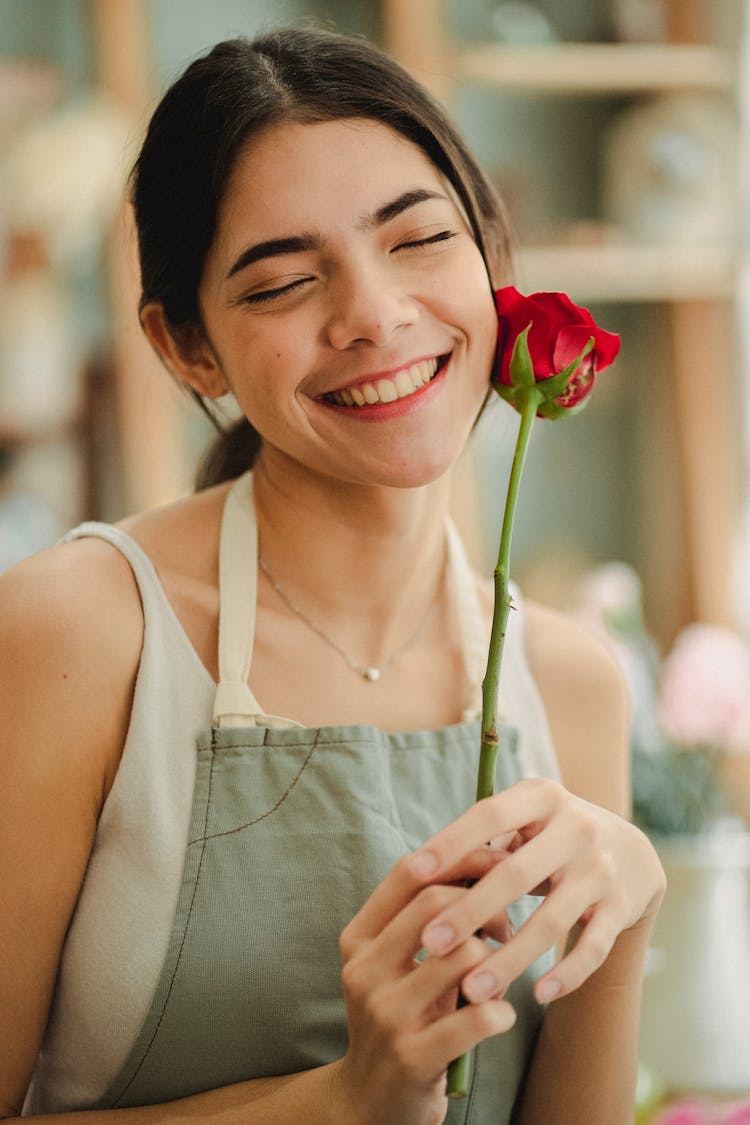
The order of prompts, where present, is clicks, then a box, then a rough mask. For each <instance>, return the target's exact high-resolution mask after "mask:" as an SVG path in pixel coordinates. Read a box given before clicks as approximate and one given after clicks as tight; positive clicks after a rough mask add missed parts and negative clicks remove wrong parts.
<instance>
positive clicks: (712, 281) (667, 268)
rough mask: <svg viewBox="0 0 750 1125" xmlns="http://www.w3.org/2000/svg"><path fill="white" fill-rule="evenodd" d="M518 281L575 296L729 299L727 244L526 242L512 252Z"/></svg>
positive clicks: (733, 280) (731, 273) (732, 274)
mask: <svg viewBox="0 0 750 1125" xmlns="http://www.w3.org/2000/svg"><path fill="white" fill-rule="evenodd" d="M516 260H517V267H518V271H517V272H518V275H519V281H520V283H521V287H522V288H523V289H525V290H527V291H529V290H534V291H544V290H550V291H558V290H564V291H565V292H568V293H570V294H571V296H572V298H573V300H578V301H689V300H720V301H721V300H731V299H732V298H733V297H734V296H735V294H736V290H737V269H738V265H737V261H736V259H735V256H734V253H733V252H732V250H731V249H729V248H727V249H716V248H714V247H704V246H628V245H622V246H620V245H613V246H533V247H531V246H526V247H522V248H521V249H520V250H519V251H518V253H517V255H516Z"/></svg>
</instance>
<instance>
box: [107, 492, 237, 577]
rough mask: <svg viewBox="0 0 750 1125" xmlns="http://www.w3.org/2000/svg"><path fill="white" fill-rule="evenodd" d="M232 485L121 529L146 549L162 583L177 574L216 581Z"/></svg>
mask: <svg viewBox="0 0 750 1125" xmlns="http://www.w3.org/2000/svg"><path fill="white" fill-rule="evenodd" d="M231 484H232V482H231V481H228V482H226V483H224V484H219V485H215V486H214V487H212V488H206V489H204V490H202V491H200V492H196V493H193V494H191V495H189V496H186V497H184V498H182V499H180V500H176V501H174V502H173V503H171V504H165V505H164V506H163V507H159V508H153V509H151V510H150V511H147V512H141V513H139V514H138V515H135V516H130V517H129V518H128V519H125V520H122V521H121V522H120V524H119V525H118V526H119V527H120V528H121V529H122V530H123V531H125V532H127V533H128V535H130V536H132V537H133V539H135V540H136V542H137V543H138V544H139V545H140V546H141V547H142V548H143V550H144V551H145V552H146V554H147V555H148V556H149V558H150V559H151V561H152V562H153V563H154V565H155V566H156V569H157V570H158V571H159V575H160V577H161V579H162V582H163V583H165V584H168V582H169V578H170V576H173V575H177V574H179V575H183V576H188V577H191V578H195V579H202V580H210V579H211V577H212V576H213V577H215V570H216V566H217V560H218V549H219V533H220V529H221V517H222V513H223V510H224V500H225V499H226V495H227V492H228V491H229V488H230V486H231Z"/></svg>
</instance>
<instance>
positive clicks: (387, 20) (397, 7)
mask: <svg viewBox="0 0 750 1125" xmlns="http://www.w3.org/2000/svg"><path fill="white" fill-rule="evenodd" d="M748 7H749V6H748V3H747V2H746V0H566V3H564V4H562V3H559V2H557V0H533V2H531V0H530V2H519V0H516V2H493V0H212V2H211V3H210V4H204V3H202V2H199V0H0V297H1V299H0V571H1V570H3V569H6V568H7V567H9V566H11V565H12V564H14V563H15V562H17V561H19V560H20V559H22V558H23V557H24V556H26V555H28V554H30V553H32V552H33V551H36V550H39V549H41V548H44V547H45V546H47V545H49V544H51V543H53V542H54V541H55V540H56V538H57V537H58V536H59V535H60V534H62V532H64V531H65V530H66V529H67V528H68V527H70V526H72V525H74V524H75V523H77V522H79V521H81V520H83V519H90V518H96V519H105V520H116V519H118V518H120V517H121V516H123V515H125V514H127V513H128V512H130V511H132V510H134V509H139V508H143V507H146V506H150V505H153V504H158V503H161V502H164V501H167V500H170V499H172V498H175V497H177V496H180V495H182V494H184V493H185V492H186V491H188V490H189V489H190V488H191V482H192V477H193V472H194V468H195V464H196V461H197V459H198V457H199V456H200V453H201V451H202V449H203V448H204V447H205V445H206V443H207V442H208V440H209V439H210V434H209V432H208V431H207V428H206V424H205V422H204V421H203V420H202V419H201V418H200V416H199V415H198V413H197V411H196V410H195V408H194V407H193V406H192V405H191V403H190V402H189V400H188V399H187V398H186V397H185V396H183V395H182V394H181V393H180V392H179V390H178V389H177V388H176V387H174V386H173V385H172V384H171V383H170V380H169V377H168V376H167V375H166V373H165V372H163V371H162V370H161V368H160V367H159V366H158V364H157V363H156V361H155V359H154V358H153V357H152V355H151V353H150V351H149V349H148V347H147V346H146V344H145V343H144V341H143V339H142V337H141V334H140V330H139V327H138V324H137V319H136V315H135V309H136V304H137V300H138V292H139V290H138V282H137V270H136V267H135V261H134V253H133V233H132V229H131V226H130V221H129V214H128V210H127V207H126V206H125V205H124V203H123V199H124V184H125V179H126V177H127V173H128V170H129V167H130V165H131V164H132V161H133V159H134V158H135V155H136V153H137V150H138V145H139V142H140V138H141V135H142V131H143V129H144V126H145V122H146V120H147V118H148V116H149V114H150V112H151V110H152V109H153V108H154V106H155V103H156V101H157V100H158V97H159V95H160V93H161V92H163V90H164V89H165V88H166V86H167V85H168V84H169V82H171V81H172V80H173V79H174V78H175V77H176V76H177V75H178V74H179V72H180V71H181V70H182V69H183V67H184V66H185V65H186V64H187V63H188V62H189V61H190V60H191V59H192V58H194V57H195V56H196V55H198V54H200V53H202V52H203V51H204V50H205V49H206V48H208V47H210V46H211V45H212V44H213V43H214V42H216V41H218V40H219V39H222V38H227V37H231V36H233V35H236V34H249V35H251V34H253V33H254V32H256V31H258V30H261V29H263V28H264V27H269V26H273V25H275V24H278V23H288V22H300V21H305V22H313V23H316V24H318V25H323V26H329V27H336V28H338V29H340V30H342V31H345V32H349V33H356V34H364V35H367V36H368V37H370V38H372V39H374V40H375V41H377V42H379V43H380V44H381V45H383V46H384V47H386V48H387V49H388V50H390V51H391V52H392V53H393V54H394V55H395V56H396V57H397V58H399V59H400V60H401V61H402V62H403V63H404V64H405V65H406V66H407V67H408V68H409V69H411V70H412V71H413V72H414V73H415V74H416V75H417V77H419V78H420V79H421V80H422V81H423V82H424V83H425V84H426V85H427V86H428V87H429V88H430V89H432V91H433V92H434V93H435V94H436V95H437V96H438V97H439V98H441V99H442V100H443V101H444V102H445V104H446V105H447V106H448V107H449V109H450V112H451V113H452V115H453V116H454V118H455V119H456V120H457V121H458V123H459V125H460V127H461V128H462V130H463V132H464V133H465V135H466V136H467V138H468V139H469V141H470V143H471V144H472V146H473V147H474V149H475V151H476V152H477V154H478V156H479V157H480V159H481V161H482V162H483V164H484V165H485V167H486V168H487V170H488V171H489V172H490V174H491V175H492V177H493V179H494V180H495V181H496V183H497V184H498V186H499V187H500V189H501V191H502V192H503V194H504V196H505V199H506V201H507V203H508V205H509V208H510V211H511V215H512V218H513V222H514V225H515V229H516V233H517V239H518V254H517V263H516V283H517V284H518V286H519V288H521V289H523V290H524V291H532V290H539V289H551V290H558V289H561V290H565V291H566V292H568V293H569V295H570V296H571V297H572V299H573V300H574V301H576V302H578V303H579V304H584V305H586V306H588V307H590V308H591V310H592V312H593V313H594V315H595V317H596V318H597V320H598V321H599V322H600V323H601V324H602V326H603V327H606V328H608V329H610V330H613V331H617V332H619V333H620V334H621V336H622V351H621V356H620V358H619V359H618V361H617V364H616V366H615V368H614V369H612V370H610V371H607V372H605V373H604V374H603V375H602V377H601V380H600V386H599V389H598V391H597V393H596V394H595V395H594V396H593V398H592V400H591V403H590V405H589V407H588V409H587V410H586V411H585V412H584V413H583V414H582V415H581V416H580V417H576V418H575V419H574V420H572V421H566V422H565V423H564V424H562V423H561V424H560V425H555V426H551V425H550V424H549V423H544V422H542V423H540V424H539V425H538V426H537V428H536V430H535V433H534V438H533V441H532V449H531V453H530V456H529V461H528V465H527V469H526V474H525V479H524V482H523V490H522V491H523V497H522V502H521V505H520V513H519V518H518V521H517V526H516V532H515V542H514V563H513V571H514V577H515V578H516V579H518V580H519V581H520V582H521V584H522V585H523V587H524V589H525V590H526V592H527V593H528V594H531V595H533V596H535V597H537V598H538V599H539V600H542V601H545V602H548V603H549V604H552V605H555V606H560V607H562V608H564V609H566V610H568V611H570V612H573V613H576V614H578V615H579V616H580V618H581V619H582V620H583V621H585V622H586V623H587V625H588V626H590V627H592V628H594V629H596V630H598V631H599V632H600V634H601V635H602V636H603V637H605V639H606V640H607V641H608V643H611V645H612V649H613V651H614V652H615V654H616V655H617V656H618V658H620V659H621V660H622V663H623V667H624V669H625V671H626V674H627V676H628V680H629V683H630V686H631V689H632V694H633V754H634V798H635V807H636V814H637V815H638V816H639V817H640V820H641V823H642V824H643V825H644V827H645V828H646V829H647V830H648V831H649V832H651V833H652V834H653V835H654V838H655V839H656V840H657V841H658V843H659V846H660V847H662V849H663V853H664V857H665V862H667V863H668V864H669V865H670V870H673V871H674V873H675V874H674V879H673V880H672V881H673V883H675V885H676V886H678V887H679V888H682V889H680V890H679V891H674V892H672V891H670V898H669V902H670V904H671V903H672V902H673V903H674V907H672V906H671V905H670V908H669V909H668V910H665V912H664V917H665V918H666V919H667V920H666V921H665V922H664V923H663V925H662V931H661V933H660V934H657V938H656V939H655V949H654V958H653V959H652V964H651V966H650V969H649V975H648V976H647V979H646V1007H645V1017H644V1040H643V1047H642V1054H643V1058H644V1068H643V1077H642V1085H643V1089H642V1090H641V1092H640V1094H639V1097H640V1100H641V1103H642V1114H643V1116H642V1120H643V1121H646V1120H656V1119H657V1115H658V1114H661V1116H660V1117H659V1121H660V1123H661V1125H664V1123H666V1122H667V1120H671V1119H669V1118H668V1116H667V1115H668V1114H669V1113H670V1112H671V1110H670V1109H669V1108H668V1103H670V1102H672V1103H673V1102H675V1101H677V1102H678V1103H679V1106H680V1112H685V1113H687V1112H693V1111H694V1112H695V1113H696V1114H703V1115H704V1116H702V1117H701V1116H696V1117H695V1118H694V1120H695V1121H697V1122H698V1121H706V1122H707V1121H709V1120H710V1121H714V1120H715V1121H727V1122H729V1121H730V1120H731V1121H734V1122H736V1125H739V1122H740V1120H743V1121H745V1120H748V1119H750V1117H742V1118H740V1116H739V1114H741V1113H744V1112H745V1109H746V1107H747V1103H746V1102H744V1103H743V1102H742V1098H743V1097H744V1096H745V1095H748V1096H750V902H749V899H748V863H749V862H750V845H748V833H747V815H748V810H750V766H748V765H747V763H750V720H748V719H747V715H746V710H747V708H746V706H745V705H746V704H748V702H749V701H750V673H749V672H748V670H747V669H748V667H750V661H749V660H748V656H747V642H748V636H749V635H750V577H748V575H750V518H749V513H748V510H747V504H748V496H747V487H746V480H747V460H748V458H747V454H748V448H749V446H750V413H749V411H748V395H747V392H746V388H747V386H748V383H749V381H750V353H749V351H748V340H747V323H748V311H749V308H748V306H750V288H749V286H750V283H749V282H748V265H747V256H748V202H747V200H748V191H747V189H748V180H749V178H750V177H749V176H748V166H749V165H750V143H749V140H750V137H749V136H748V134H749V133H750V117H749V112H748V111H749V110H750V89H749V88H748V85H747V79H746V78H745V74H746V72H747V57H746V55H747V44H748V36H749V35H750V28H749V26H748V25H749V24H750V12H749V11H748ZM515 433H516V416H515V415H514V414H513V412H512V411H510V410H508V409H507V407H506V406H505V405H504V404H502V403H500V402H499V401H498V402H497V403H496V404H493V406H492V408H491V409H490V410H489V411H488V412H487V415H486V416H485V418H484V419H483V420H482V422H481V423H480V425H479V426H478V428H477V432H476V434H475V439H474V441H473V443H472V445H471V448H470V449H469V450H468V451H467V454H466V456H465V458H464V461H463V463H462V466H461V471H460V474H459V479H458V483H457V489H456V504H455V508H456V514H457V519H458V521H459V523H460V524H461V528H462V531H463V533H464V535H465V537H466V539H467V542H468V544H469V547H470V551H471V553H472V555H473V558H474V560H475V562H476V564H477V565H478V566H479V567H480V568H481V569H482V570H483V571H484V572H486V573H488V572H489V571H490V570H491V569H492V566H493V565H494V554H495V550H496V546H497V539H498V535H499V521H500V513H501V510H502V505H503V502H504V493H505V483H506V480H507V473H508V468H509V459H510V453H511V450H512V445H513V442H514V439H515ZM696 626H698V627H699V629H698V631H697V632H696V628H695V627H696ZM722 645H725V646H726V645H728V646H729V647H724V648H722ZM691 646H692V647H691ZM717 646H718V647H717ZM688 648H690V652H688V653H687V657H689V659H688V658H687V657H686V656H685V654H686V651H687V649H688ZM679 654H681V657H684V660H683V663H682V664H679V662H677V661H676V658H677V656H678V655H679ZM673 657H674V658H675V660H673V659H672V658H673ZM691 660H692V663H691ZM678 664H679V666H678ZM667 671H669V673H670V675H672V674H674V677H676V680H677V688H676V689H675V691H676V694H675V693H674V692H673V693H672V695H670V696H669V698H667V694H668V693H667V688H666V684H665V680H666V678H667ZM696 684H697V685H699V686H700V685H705V688H706V696H705V699H704V700H702V702H701V706H700V707H699V709H698V710H699V712H700V714H699V719H700V720H705V719H706V716H708V717H709V718H710V719H711V720H712V722H713V725H711V723H708V725H707V724H706V723H705V722H704V723H703V726H701V723H700V721H697V722H696V723H694V724H693V726H692V727H690V725H689V724H688V729H684V725H683V727H680V722H679V718H680V716H683V717H684V716H685V714H686V713H687V711H686V708H687V702H686V701H689V702H691V703H693V702H695V694H696V693H695V690H694V689H695V688H696ZM680 691H682V695H680ZM675 699H676V700H677V703H675V702H674V700H675ZM670 708H671V709H672V710H671V713H670ZM675 709H676V713H677V718H675ZM743 724H745V725H743ZM745 798H746V801H747V803H746V804H745V803H744V800H745ZM664 810H669V811H670V815H669V816H666V817H665V816H664V815H661V814H663V813H664ZM727 841H729V842H728V843H727ZM722 896H724V897H722ZM691 912H692V913H691ZM709 923H710V928H709V929H706V925H708V924H709ZM688 931H690V940H689V941H687V940H686V939H685V934H686V933H687V932H688ZM717 941H719V942H721V941H723V942H724V945H723V946H721V949H722V952H721V956H720V957H712V958H708V957H707V950H708V949H709V948H712V943H713V947H715V946H716V942H717ZM691 959H692V960H691ZM719 962H720V963H721V964H719ZM707 965H708V966H709V969H710V971H709V969H707V968H706V966H707ZM722 966H723V968H722ZM690 974H692V978H691V977H690ZM689 979H692V980H693V982H696V981H697V984H696V983H693V984H690V983H685V982H686V980H689ZM706 1005H709V1006H710V1007H711V1012H713V1013H714V1015H713V1016H711V1018H706V1015H705V1013H706ZM686 1098H692V1099H693V1100H692V1102H691V1103H690V1105H689V1106H688V1105H687V1102H686V1101H685V1100H684V1099H686ZM696 1099H697V1100H696ZM705 1099H709V1101H706V1100H705ZM738 1099H739V1100H738ZM675 1112H676V1111H675ZM730 1114H735V1115H736V1116H735V1117H730ZM748 1114H750V1109H748ZM680 1120H683V1119H682V1118H681V1119H680ZM684 1120H685V1121H688V1120H692V1119H688V1118H685V1119H684Z"/></svg>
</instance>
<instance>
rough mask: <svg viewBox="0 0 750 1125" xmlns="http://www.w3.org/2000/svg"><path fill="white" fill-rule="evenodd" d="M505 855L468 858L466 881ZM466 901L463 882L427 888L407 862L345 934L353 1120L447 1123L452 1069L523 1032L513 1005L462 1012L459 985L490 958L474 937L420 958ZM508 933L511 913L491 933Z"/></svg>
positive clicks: (340, 1092) (343, 1068) (348, 1099)
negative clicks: (431, 926)
mask: <svg viewBox="0 0 750 1125" xmlns="http://www.w3.org/2000/svg"><path fill="white" fill-rule="evenodd" d="M503 854H504V853H503V852H501V851H493V850H492V849H489V848H483V849H480V850H479V851H477V852H475V853H473V854H472V856H470V857H466V858H465V859H464V860H463V862H462V865H461V872H460V877H461V879H471V880H473V879H478V878H480V877H481V876H482V875H483V874H485V873H486V872H487V871H488V870H489V868H490V867H491V866H494V864H495V863H497V862H498V861H499V860H500V859H501V858H502V856H503ZM456 874H457V873H456ZM450 877H451V873H446V874H444V875H443V878H445V879H450ZM465 894H467V891H466V889H465V888H464V887H463V886H460V885H454V884H453V883H440V884H433V885H429V886H425V880H424V879H423V878H419V877H418V875H417V874H416V873H415V871H414V868H413V859H412V857H405V858H404V859H403V860H401V861H400V862H399V863H398V864H396V866H395V867H394V868H393V870H392V871H391V872H390V873H389V875H388V876H387V877H386V878H385V879H384V880H383V882H382V883H381V884H380V885H379V886H378V887H377V888H376V890H375V891H374V892H373V894H372V895H371V896H370V898H369V899H368V900H367V902H366V903H365V905H364V906H363V907H362V909H361V910H360V911H359V912H358V914H356V915H355V917H354V918H353V919H352V921H351V922H350V923H349V925H348V926H347V927H346V928H345V929H344V931H343V933H342V934H341V941H340V947H341V956H342V961H343V971H342V982H343V987H344V995H345V999H346V1005H347V1013H348V1022H349V1049H348V1051H347V1054H346V1056H345V1057H344V1059H343V1060H342V1062H341V1064H340V1066H339V1069H338V1075H337V1091H336V1093H337V1096H338V1098H340V1099H341V1100H342V1101H343V1103H344V1104H345V1107H346V1112H347V1117H346V1120H347V1121H351V1122H352V1123H356V1125H392V1123H393V1122H394V1121H399V1122H401V1121H403V1122H406V1121H408V1122H409V1125H439V1123H440V1122H442V1121H443V1119H444V1118H445V1114H446V1112H447V1107H448V1102H447V1098H446V1094H445V1073H446V1070H447V1067H448V1064H449V1063H450V1062H451V1061H452V1060H453V1059H455V1058H457V1057H458V1056H459V1055H461V1054H463V1053H464V1052H465V1051H468V1050H469V1049H470V1048H472V1047H474V1046H475V1045H476V1044H477V1043H479V1042H480V1041H481V1040H482V1039H486V1038H487V1037H489V1036H491V1035H497V1034H498V1033H500V1032H504V1031H507V1030H508V1029H509V1028H511V1027H512V1026H513V1024H514V1022H515V1018H516V1016H515V1012H514V1010H513V1008H512V1007H511V1005H510V1004H509V1003H508V1002H507V1001H505V1000H499V999H492V1000H487V1001H484V1002H483V1003H479V1004H468V1005H466V1006H465V1007H457V1006H456V1000H457V995H458V983H459V981H460V980H461V978H462V977H463V976H464V975H465V974H466V973H467V972H468V971H469V970H470V969H472V968H473V967H474V966H475V965H477V964H479V962H480V961H482V960H483V959H484V958H485V957H486V956H487V953H488V949H487V946H486V943H485V941H484V940H483V939H482V938H479V937H471V938H469V940H467V941H465V942H463V943H462V944H461V945H459V946H458V947H457V948H455V949H454V950H453V951H452V952H451V953H450V954H449V955H447V956H443V957H425V959H424V960H419V959H418V958H417V954H418V953H419V951H420V949H421V938H420V935H421V933H422V930H423V929H424V927H425V925H426V924H427V922H428V921H429V920H430V919H432V918H434V917H435V915H436V914H438V913H439V912H440V911H441V910H443V909H445V908H446V907H447V906H449V905H451V904H453V903H455V902H456V901H457V900H458V899H459V898H460V897H461V896H463V895H465ZM507 925H508V923H507V919H506V917H505V915H504V914H503V915H501V916H498V917H497V918H494V919H491V920H490V921H489V922H488V924H487V926H486V927H485V929H484V931H483V932H484V933H486V934H487V935H488V936H490V937H496V938H498V939H499V940H502V939H503V937H505V936H506V934H507Z"/></svg>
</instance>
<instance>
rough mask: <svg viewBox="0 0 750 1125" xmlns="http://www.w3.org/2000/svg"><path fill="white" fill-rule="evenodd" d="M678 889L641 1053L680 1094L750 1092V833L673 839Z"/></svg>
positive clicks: (665, 909) (661, 935)
mask: <svg viewBox="0 0 750 1125" xmlns="http://www.w3.org/2000/svg"><path fill="white" fill-rule="evenodd" d="M657 849H658V851H659V855H660V857H661V860H662V863H663V864H664V868H665V870H666V873H667V880H668V889H667V894H666V897H665V900H664V904H663V906H662V909H661V912H660V914H659V917H658V919H657V922H656V927H655V930H654V935H653V938H652V942H651V949H650V951H649V960H648V963H647V972H646V979H645V981H644V992H643V1009H642V1017H641V1037H640V1054H641V1057H642V1058H643V1060H644V1061H645V1062H646V1064H647V1065H648V1066H649V1067H652V1068H653V1069H654V1070H655V1071H656V1073H657V1074H658V1075H659V1076H660V1078H661V1079H662V1080H663V1081H664V1083H665V1085H666V1086H667V1087H668V1088H669V1089H670V1090H672V1091H674V1092H675V1093H705V1094H719V1095H726V1094H744V1093H747V1092H748V1091H749V1090H750V1047H749V1045H750V832H746V831H743V830H740V829H736V830H732V828H729V827H728V828H727V830H726V831H724V830H722V829H719V828H717V829H716V830H713V831H710V832H706V833H701V834H697V835H695V836H676V837H672V838H667V837H665V838H663V839H662V840H661V841H658V842H657Z"/></svg>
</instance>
